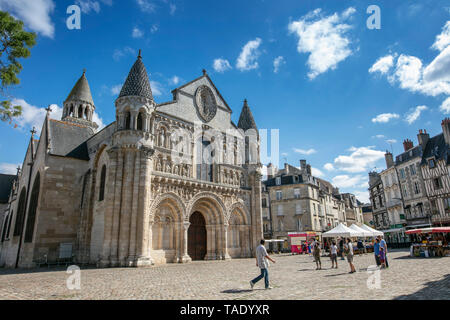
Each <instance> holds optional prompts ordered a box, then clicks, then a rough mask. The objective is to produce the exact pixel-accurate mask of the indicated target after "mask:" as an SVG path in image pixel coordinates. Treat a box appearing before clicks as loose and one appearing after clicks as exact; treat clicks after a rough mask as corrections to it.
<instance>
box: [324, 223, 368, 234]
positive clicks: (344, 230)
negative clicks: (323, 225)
mask: <svg viewBox="0 0 450 320" xmlns="http://www.w3.org/2000/svg"><path fill="white" fill-rule="evenodd" d="M358 234H359V233H358V232H356V231H355V230H353V229H350V228H349V227H347V226H346V225H344V224H342V223H339V224H338V225H337V226H336V227H335V228H333V229H331V230H330V231H328V232H325V233H324V234H322V237H323V238H335V237H358Z"/></svg>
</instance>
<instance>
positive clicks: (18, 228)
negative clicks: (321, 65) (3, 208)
mask: <svg viewBox="0 0 450 320" xmlns="http://www.w3.org/2000/svg"><path fill="white" fill-rule="evenodd" d="M25 198H26V191H25V188H23V189H22V191H21V192H20V197H19V207H18V208H17V215H16V222H15V225H14V237H16V236H20V235H21V234H22V229H23V220H24V218H25V200H26V199H25Z"/></svg>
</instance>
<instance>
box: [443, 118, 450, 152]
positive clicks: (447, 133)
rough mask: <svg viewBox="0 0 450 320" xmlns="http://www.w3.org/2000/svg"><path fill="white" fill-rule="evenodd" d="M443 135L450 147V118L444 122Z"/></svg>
mask: <svg viewBox="0 0 450 320" xmlns="http://www.w3.org/2000/svg"><path fill="white" fill-rule="evenodd" d="M441 125H442V133H444V139H445V143H446V144H447V146H450V118H445V119H444V120H442V124H441Z"/></svg>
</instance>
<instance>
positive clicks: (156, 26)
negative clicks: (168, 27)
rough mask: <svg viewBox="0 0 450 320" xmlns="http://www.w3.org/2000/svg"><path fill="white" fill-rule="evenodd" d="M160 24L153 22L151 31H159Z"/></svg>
mask: <svg viewBox="0 0 450 320" xmlns="http://www.w3.org/2000/svg"><path fill="white" fill-rule="evenodd" d="M158 29H159V26H158V25H157V24H153V25H152V27H151V28H150V32H151V33H155V32H156V31H158Z"/></svg>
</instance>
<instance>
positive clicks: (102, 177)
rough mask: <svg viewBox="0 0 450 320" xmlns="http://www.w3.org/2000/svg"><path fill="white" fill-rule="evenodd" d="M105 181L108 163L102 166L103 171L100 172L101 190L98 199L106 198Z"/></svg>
mask: <svg viewBox="0 0 450 320" xmlns="http://www.w3.org/2000/svg"><path fill="white" fill-rule="evenodd" d="M105 183H106V165H104V166H103V167H102V173H101V174H100V191H99V194H98V201H103V200H104V199H105Z"/></svg>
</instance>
